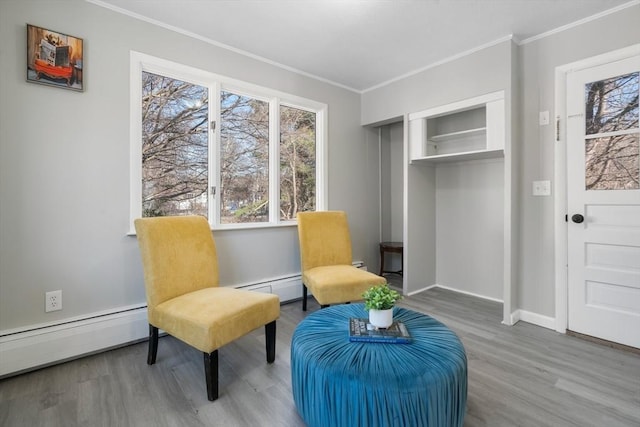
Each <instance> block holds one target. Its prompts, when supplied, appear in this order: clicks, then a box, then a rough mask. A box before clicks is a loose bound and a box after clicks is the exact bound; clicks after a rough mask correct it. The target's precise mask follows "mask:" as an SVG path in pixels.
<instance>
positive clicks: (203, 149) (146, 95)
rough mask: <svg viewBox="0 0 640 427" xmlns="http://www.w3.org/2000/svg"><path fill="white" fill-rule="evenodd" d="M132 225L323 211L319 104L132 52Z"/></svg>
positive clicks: (275, 218) (232, 222) (222, 224)
mask: <svg viewBox="0 0 640 427" xmlns="http://www.w3.org/2000/svg"><path fill="white" fill-rule="evenodd" d="M131 88H132V100H131V179H132V182H131V221H132V222H133V219H135V218H138V217H141V216H143V217H148V216H167V215H189V214H195V215H203V216H206V217H207V218H208V219H209V222H210V223H211V224H212V226H214V227H218V228H236V227H256V226H272V225H278V224H287V223H291V221H292V220H295V217H296V213H297V212H301V211H313V210H316V209H318V210H321V209H324V208H325V206H326V190H325V189H326V185H325V179H326V177H325V173H324V166H323V165H324V158H325V147H326V143H325V141H324V138H325V135H326V130H325V126H326V125H325V117H326V109H327V107H326V105H324V104H320V103H317V102H314V101H310V100H306V99H302V98H299V97H295V96H291V95H287V94H283V93H280V92H276V91H272V90H269V89H266V88H262V87H258V86H255V85H250V84H246V83H242V82H238V81H235V80H232V79H228V78H224V77H221V76H217V75H214V74H211V73H208V72H204V71H201V70H196V69H193V68H189V67H185V66H182V65H179V64H175V63H171V62H168V61H165V60H161V59H157V58H153V57H149V56H147V55H143V54H139V53H136V52H132V54H131Z"/></svg>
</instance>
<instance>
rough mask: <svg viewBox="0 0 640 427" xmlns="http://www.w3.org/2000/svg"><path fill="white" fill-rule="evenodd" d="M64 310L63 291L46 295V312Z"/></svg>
mask: <svg viewBox="0 0 640 427" xmlns="http://www.w3.org/2000/svg"><path fill="white" fill-rule="evenodd" d="M58 310H62V291H61V290H58V291H51V292H47V293H45V294H44V311H45V313H49V312H50V311H58Z"/></svg>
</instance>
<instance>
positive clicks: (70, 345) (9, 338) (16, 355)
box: [0, 306, 148, 378]
mask: <svg viewBox="0 0 640 427" xmlns="http://www.w3.org/2000/svg"><path fill="white" fill-rule="evenodd" d="M1 334H2V335H1V336H0V360H1V361H2V363H1V364H0V378H2V377H4V376H7V375H14V374H17V373H20V372H23V371H25V370H31V369H34V368H39V367H43V366H47V365H51V364H53V363H60V362H63V361H66V360H69V359H72V358H77V357H80V356H83V355H87V354H91V353H95V352H98V351H104V350H106V349H109V348H113V347H117V346H121V345H124V344H128V343H131V342H134V341H138V340H141V339H144V338H145V337H146V336H147V334H148V322H147V308H146V306H142V307H137V308H130V307H123V308H121V309H119V310H117V311H114V312H111V313H109V314H104V313H103V312H100V313H94V314H92V315H90V316H88V317H86V318H84V319H78V318H76V319H69V320H68V321H65V322H64V323H58V324H49V325H35V326H33V327H30V328H28V329H26V328H25V329H24V330H23V331H17V330H13V331H2V333H1Z"/></svg>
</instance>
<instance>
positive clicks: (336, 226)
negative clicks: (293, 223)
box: [297, 211, 387, 311]
mask: <svg viewBox="0 0 640 427" xmlns="http://www.w3.org/2000/svg"><path fill="white" fill-rule="evenodd" d="M297 219H298V239H299V241H300V264H301V268H302V310H303V311H307V288H308V289H309V290H310V291H311V293H312V294H313V296H314V297H315V299H316V300H317V301H318V303H319V304H320V306H321V307H323V308H324V307H326V306H328V305H331V304H340V303H348V302H351V301H359V300H362V293H363V292H364V291H366V290H367V289H369V288H370V287H371V286H374V285H379V284H382V283H386V282H387V280H386V279H385V278H384V277H380V276H377V275H375V274H373V273H369V272H368V271H365V270H362V269H360V268H357V267H354V266H353V264H352V263H353V260H352V255H351V236H350V234H349V223H348V222H347V214H346V213H345V212H342V211H321V212H299V213H298V214H297Z"/></svg>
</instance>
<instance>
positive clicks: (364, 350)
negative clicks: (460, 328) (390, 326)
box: [291, 304, 467, 427]
mask: <svg viewBox="0 0 640 427" xmlns="http://www.w3.org/2000/svg"><path fill="white" fill-rule="evenodd" d="M367 316H368V313H367V311H365V310H364V306H363V304H349V305H337V306H332V307H328V308H325V309H323V310H319V311H317V312H315V313H312V314H310V315H309V316H307V317H306V318H305V319H304V320H303V321H302V322H300V324H299V325H298V326H297V327H296V330H295V331H294V333H293V338H292V342H291V386H292V390H293V399H294V401H295V404H296V407H297V408H298V412H299V413H300V416H301V417H302V419H303V420H304V421H305V422H306V423H307V425H309V426H310V427H338V426H345V427H355V426H367V427H375V426H379V427H382V426H384V427H387V426H416V427H417V426H420V427H425V426H432V427H436V426H437V427H445V426H462V424H463V421H464V415H465V410H466V403H467V357H466V354H465V351H464V347H463V346H462V343H461V342H460V340H459V339H458V337H457V336H456V334H455V333H454V332H453V331H451V330H450V329H449V328H447V327H446V326H445V325H443V324H442V323H440V322H438V321H437V320H435V319H433V318H431V317H429V316H427V315H424V314H421V313H417V312H415V311H412V310H407V309H403V308H399V307H396V308H395V309H394V320H400V321H402V322H404V323H405V325H406V326H407V329H408V330H409V332H410V334H411V336H412V337H413V342H412V343H410V344H386V343H367V342H350V341H349V324H348V323H349V322H348V319H349V318H350V317H362V318H366V317H367Z"/></svg>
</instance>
